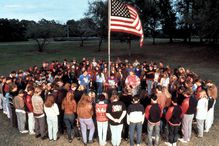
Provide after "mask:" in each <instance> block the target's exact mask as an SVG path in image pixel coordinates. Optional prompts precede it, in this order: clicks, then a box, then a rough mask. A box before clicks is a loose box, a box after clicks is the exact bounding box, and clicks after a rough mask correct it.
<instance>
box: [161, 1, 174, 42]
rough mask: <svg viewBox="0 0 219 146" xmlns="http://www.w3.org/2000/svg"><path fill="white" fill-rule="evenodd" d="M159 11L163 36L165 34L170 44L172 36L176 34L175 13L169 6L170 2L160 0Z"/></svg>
mask: <svg viewBox="0 0 219 146" xmlns="http://www.w3.org/2000/svg"><path fill="white" fill-rule="evenodd" d="M159 5H160V10H161V24H162V30H163V32H164V34H167V35H168V36H169V38H170V42H171V43H172V42H173V36H174V34H175V32H176V13H175V12H174V10H173V7H172V6H171V1H170V0H160V3H159Z"/></svg>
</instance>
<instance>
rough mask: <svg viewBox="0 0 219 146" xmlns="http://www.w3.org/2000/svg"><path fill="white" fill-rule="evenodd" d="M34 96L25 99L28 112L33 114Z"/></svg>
mask: <svg viewBox="0 0 219 146" xmlns="http://www.w3.org/2000/svg"><path fill="white" fill-rule="evenodd" d="M31 98H32V96H31V95H27V97H26V99H25V104H26V106H27V109H28V112H31V113H32V112H33V104H32V100H31Z"/></svg>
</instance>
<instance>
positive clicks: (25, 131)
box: [20, 130, 28, 134]
mask: <svg viewBox="0 0 219 146" xmlns="http://www.w3.org/2000/svg"><path fill="white" fill-rule="evenodd" d="M20 133H22V134H24V133H28V131H27V130H24V131H20Z"/></svg>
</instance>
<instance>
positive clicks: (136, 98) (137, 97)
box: [132, 95, 140, 102]
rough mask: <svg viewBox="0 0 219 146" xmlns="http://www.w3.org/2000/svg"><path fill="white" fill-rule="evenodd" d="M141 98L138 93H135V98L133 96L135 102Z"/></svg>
mask: <svg viewBox="0 0 219 146" xmlns="http://www.w3.org/2000/svg"><path fill="white" fill-rule="evenodd" d="M139 100H140V98H139V96H138V95H135V96H134V97H133V98H132V101H133V102H139Z"/></svg>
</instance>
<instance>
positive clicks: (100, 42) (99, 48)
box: [98, 37, 103, 52]
mask: <svg viewBox="0 0 219 146" xmlns="http://www.w3.org/2000/svg"><path fill="white" fill-rule="evenodd" d="M102 41H103V38H102V37H100V41H99V45H98V52H100V51H101V45H102Z"/></svg>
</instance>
